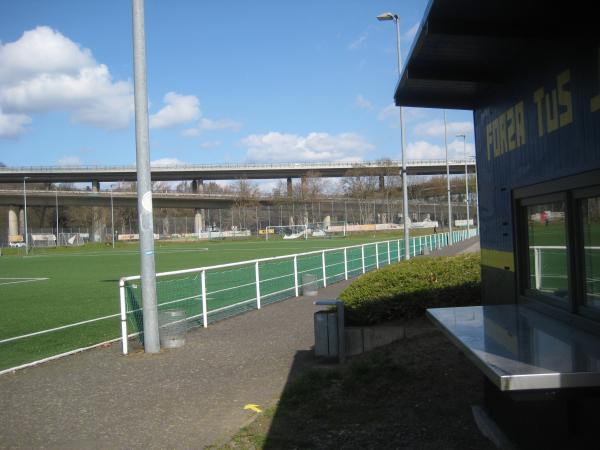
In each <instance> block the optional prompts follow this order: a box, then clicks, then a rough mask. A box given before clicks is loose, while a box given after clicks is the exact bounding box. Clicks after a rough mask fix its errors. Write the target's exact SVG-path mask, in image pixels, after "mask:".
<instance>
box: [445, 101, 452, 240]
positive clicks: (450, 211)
mask: <svg viewBox="0 0 600 450" xmlns="http://www.w3.org/2000/svg"><path fill="white" fill-rule="evenodd" d="M444 145H445V147H446V185H447V189H448V230H449V232H450V233H449V234H448V242H449V243H450V245H452V244H453V242H452V241H453V239H452V203H451V202H450V164H449V163H448V125H447V120H446V110H444Z"/></svg>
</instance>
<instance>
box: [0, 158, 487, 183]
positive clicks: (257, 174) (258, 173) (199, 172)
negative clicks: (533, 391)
mask: <svg viewBox="0 0 600 450" xmlns="http://www.w3.org/2000/svg"><path fill="white" fill-rule="evenodd" d="M400 166H401V162H400V161H383V162H382V161H369V162H361V163H355V162H322V163H277V164H193V165H192V164H186V165H178V166H160V167H158V166H156V167H152V180H153V181H181V180H202V181H213V180H235V179H242V178H243V179H249V180H259V179H277V178H286V179H287V180H288V186H289V185H291V180H292V178H303V177H306V176H309V175H311V174H315V173H318V174H319V176H321V177H328V178H341V177H347V176H353V175H358V174H365V175H367V174H368V175H373V176H379V177H384V176H386V175H398V174H399V173H400ZM449 167H450V173H452V174H460V173H464V171H465V161H464V160H452V161H449ZM467 167H468V170H469V172H471V173H473V172H474V170H475V161H474V160H473V159H468V160H467ZM445 173H446V160H442V159H431V160H411V161H407V174H408V175H436V174H445ZM24 178H27V179H28V182H31V183H53V182H71V183H75V182H88V183H89V182H92V183H100V182H116V181H136V178H137V174H136V169H135V166H69V167H66V166H65V167H58V166H55V167H53V166H48V167H42V166H38V167H34V166H32V167H0V183H19V182H23V179H24Z"/></svg>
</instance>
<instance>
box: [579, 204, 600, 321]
mask: <svg viewBox="0 0 600 450" xmlns="http://www.w3.org/2000/svg"><path fill="white" fill-rule="evenodd" d="M580 212H581V222H582V230H583V239H582V241H583V252H582V256H583V270H584V279H583V291H584V295H583V303H584V304H585V305H586V306H589V307H591V308H595V309H598V310H600V197H591V198H584V199H581V200H580Z"/></svg>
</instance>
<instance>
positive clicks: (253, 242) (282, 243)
mask: <svg viewBox="0 0 600 450" xmlns="http://www.w3.org/2000/svg"><path fill="white" fill-rule="evenodd" d="M400 237H401V234H398V233H377V234H376V235H363V236H353V237H346V238H343V239H322V240H321V239H314V240H312V239H311V240H307V241H305V240H300V239H296V240H282V239H270V240H269V241H265V240H262V239H260V240H259V239H249V240H227V241H198V242H193V243H175V242H173V243H162V242H157V243H156V270H157V272H164V271H172V270H180V269H189V268H193V267H203V266H210V265H217V264H223V263H229V262H237V261H246V260H252V259H256V258H266V257H271V256H280V255H287V254H293V253H301V252H310V251H314V250H321V249H327V248H336V247H345V246H351V245H358V244H363V243H368V242H376V241H384V240H388V239H398V238H400ZM139 271H140V269H139V253H138V247H137V245H135V244H119V245H118V246H117V248H115V249H112V248H110V247H105V246H100V245H90V246H86V247H79V248H72V249H60V248H59V249H43V250H42V249H36V250H34V252H33V253H31V254H30V256H26V257H23V256H10V255H5V256H2V257H0V274H1V276H0V307H1V308H2V315H1V316H0V340H2V339H8V338H12V337H15V336H20V335H25V334H29V333H35V332H39V331H42V330H46V329H50V328H56V327H61V326H64V325H68V324H72V323H75V322H81V321H86V320H92V319H96V318H99V317H105V316H110V315H113V314H118V313H119V292H118V281H119V278H121V277H123V276H127V275H137V274H139ZM119 323H120V322H119V317H113V318H109V319H106V320H100V321H96V322H91V323H87V324H84V325H81V326H77V327H74V328H67V329H64V330H58V331H54V332H52V333H48V334H41V335H37V336H32V337H28V338H25V339H20V340H16V341H12V342H5V343H2V344H0V370H1V369H5V368H8V367H14V366H17V365H20V364H24V363H27V362H30V361H35V360H38V359H41V358H45V357H48V356H52V355H56V354H59V353H63V352H67V351H70V350H73V349H76V348H81V347H86V346H91V345H94V344H97V343H99V342H103V341H107V340H110V339H114V338H117V337H118V336H119V331H120V325H119Z"/></svg>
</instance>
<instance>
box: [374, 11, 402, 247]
mask: <svg viewBox="0 0 600 450" xmlns="http://www.w3.org/2000/svg"><path fill="white" fill-rule="evenodd" d="M377 20H379V21H388V20H393V21H394V23H395V24H396V49H397V52H396V53H397V56H398V77H401V76H402V50H401V49H400V18H399V17H398V14H394V13H391V12H385V13H383V14H380V15H378V16H377ZM399 109H400V134H401V140H400V149H401V151H402V215H403V216H404V258H405V259H410V244H409V234H408V233H409V231H408V220H409V218H408V190H407V182H406V155H405V153H406V152H405V151H404V120H403V119H402V106H400V108H399Z"/></svg>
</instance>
